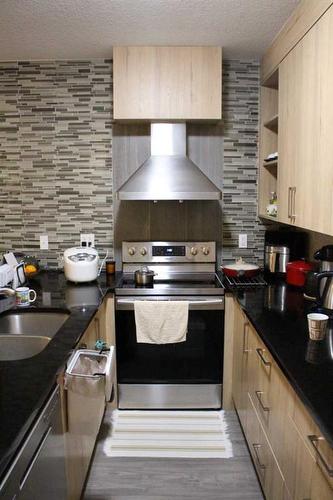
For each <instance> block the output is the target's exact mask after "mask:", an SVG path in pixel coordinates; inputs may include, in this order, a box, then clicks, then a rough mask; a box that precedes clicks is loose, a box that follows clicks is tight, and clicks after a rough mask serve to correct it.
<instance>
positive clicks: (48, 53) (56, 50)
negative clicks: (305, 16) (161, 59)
mask: <svg viewBox="0 0 333 500" xmlns="http://www.w3.org/2000/svg"><path fill="white" fill-rule="evenodd" d="M297 3H298V0H0V60H2V61H6V60H7V61H8V60H29V59H90V58H99V57H101V58H109V57H111V55H112V46H114V45H221V46H223V47H224V57H227V58H258V57H260V56H261V55H262V54H263V52H264V50H265V49H266V48H267V47H268V46H269V44H270V42H271V40H272V39H273V37H274V36H275V34H276V33H277V32H278V31H279V30H280V29H281V27H282V25H283V24H284V22H285V21H286V19H287V18H288V16H289V15H290V13H291V12H292V10H293V9H294V8H295V5H296V4H297Z"/></svg>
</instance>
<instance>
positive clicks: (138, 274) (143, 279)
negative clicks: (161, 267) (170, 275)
mask: <svg viewBox="0 0 333 500" xmlns="http://www.w3.org/2000/svg"><path fill="white" fill-rule="evenodd" d="M154 276H156V274H155V273H154V271H150V270H149V268H148V267H147V266H142V267H141V268H140V269H138V270H137V271H135V273H134V278H135V284H136V285H139V286H147V285H153V284H154Z"/></svg>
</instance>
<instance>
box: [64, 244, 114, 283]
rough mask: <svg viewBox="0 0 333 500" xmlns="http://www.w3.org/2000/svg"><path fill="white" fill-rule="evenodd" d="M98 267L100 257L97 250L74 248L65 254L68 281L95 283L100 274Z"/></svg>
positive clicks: (65, 270)
mask: <svg viewBox="0 0 333 500" xmlns="http://www.w3.org/2000/svg"><path fill="white" fill-rule="evenodd" d="M103 262H104V261H103ZM103 262H102V265H103ZM98 266H99V256H98V252H97V250H96V248H93V247H73V248H67V250H65V252H64V272H65V277H66V279H67V280H68V281H73V282H74V283H85V282H87V281H94V280H95V279H96V278H97V277H98V276H99V274H100V269H99V268H98ZM101 267H102V266H101Z"/></svg>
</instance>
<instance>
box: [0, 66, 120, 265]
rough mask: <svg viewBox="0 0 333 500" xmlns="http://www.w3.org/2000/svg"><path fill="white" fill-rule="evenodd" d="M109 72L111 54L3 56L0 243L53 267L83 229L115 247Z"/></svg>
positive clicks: (0, 71)
mask: <svg viewBox="0 0 333 500" xmlns="http://www.w3.org/2000/svg"><path fill="white" fill-rule="evenodd" d="M111 75H112V62H111V61H110V60H94V61H78V62H76V61H51V62H44V61H43V62H8V63H7V62H6V63H0V167H1V174H0V185H1V191H0V249H9V248H12V249H15V250H20V251H23V252H26V253H29V254H33V255H37V256H38V257H40V258H41V263H42V264H43V265H46V264H47V265H48V266H49V267H57V266H58V263H59V259H60V256H61V254H62V253H63V250H64V249H65V248H67V247H70V246H73V245H77V244H78V243H79V241H80V239H79V235H80V233H81V232H87V233H94V234H95V240H96V246H97V248H98V249H99V250H101V253H102V254H103V253H104V252H105V250H106V249H109V251H110V253H112V242H113V220H112V159H111V158H112V156H111V146H112V138H111V116H112V80H111V78H112V76H111ZM41 234H48V237H49V250H48V251H40V250H39V236H40V235H41Z"/></svg>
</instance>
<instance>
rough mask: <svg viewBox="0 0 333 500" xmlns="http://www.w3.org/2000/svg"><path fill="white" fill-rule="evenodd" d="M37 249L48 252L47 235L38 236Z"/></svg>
mask: <svg viewBox="0 0 333 500" xmlns="http://www.w3.org/2000/svg"><path fill="white" fill-rule="evenodd" d="M39 248H40V249H41V250H48V249H49V237H48V235H47V234H41V235H40V236H39Z"/></svg>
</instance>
